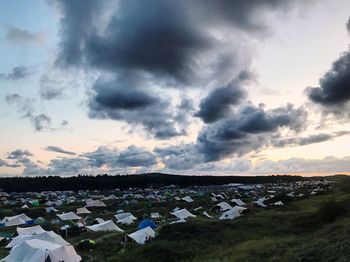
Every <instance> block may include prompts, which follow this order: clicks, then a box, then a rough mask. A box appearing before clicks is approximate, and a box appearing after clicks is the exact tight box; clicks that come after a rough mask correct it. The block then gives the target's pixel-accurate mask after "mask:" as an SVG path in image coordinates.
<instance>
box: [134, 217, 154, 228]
mask: <svg viewBox="0 0 350 262" xmlns="http://www.w3.org/2000/svg"><path fill="white" fill-rule="evenodd" d="M146 227H150V228H152V229H155V228H157V227H158V226H157V225H156V224H155V223H154V222H153V221H152V220H150V219H144V220H143V221H141V222H140V224H139V225H138V227H137V228H138V229H143V228H146Z"/></svg>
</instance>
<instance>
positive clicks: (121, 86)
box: [88, 80, 183, 139]
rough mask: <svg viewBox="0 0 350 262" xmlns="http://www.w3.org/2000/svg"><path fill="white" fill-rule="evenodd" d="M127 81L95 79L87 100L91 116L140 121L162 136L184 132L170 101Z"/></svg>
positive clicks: (138, 122) (141, 124)
mask: <svg viewBox="0 0 350 262" xmlns="http://www.w3.org/2000/svg"><path fill="white" fill-rule="evenodd" d="M127 85H128V83H126V82H120V81H118V80H113V81H108V82H105V81H103V80H98V81H96V82H95V85H94V87H93V89H94V90H93V91H94V92H93V93H92V94H91V95H90V98H89V101H88V108H89V116H90V117H91V118H97V119H114V120H119V121H125V122H127V123H129V124H130V125H140V126H142V127H143V128H144V130H146V131H147V132H148V133H149V134H151V135H152V136H154V137H156V138H159V139H167V138H170V137H173V136H179V135H183V132H182V131H181V130H179V128H178V127H177V123H176V116H175V114H174V112H172V110H171V108H170V104H169V102H168V101H166V100H165V99H162V98H160V97H159V96H156V95H155V94H154V93H153V91H151V90H150V89H140V88H138V87H133V86H127ZM180 110H181V108H180ZM180 124H181V123H180ZM180 129H181V127H180Z"/></svg>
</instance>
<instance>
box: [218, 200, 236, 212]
mask: <svg viewBox="0 0 350 262" xmlns="http://www.w3.org/2000/svg"><path fill="white" fill-rule="evenodd" d="M215 206H217V207H220V211H226V210H229V209H231V208H232V207H231V206H230V205H229V204H228V203H227V202H220V203H219V204H216V205H215Z"/></svg>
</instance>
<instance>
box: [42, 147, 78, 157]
mask: <svg viewBox="0 0 350 262" xmlns="http://www.w3.org/2000/svg"><path fill="white" fill-rule="evenodd" d="M45 150H47V151H50V152H56V153H61V154H66V155H76V153H74V152H72V151H68V150H64V149H63V148H61V147H58V146H47V147H46V148H45Z"/></svg>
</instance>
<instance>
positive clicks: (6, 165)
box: [0, 159, 21, 168]
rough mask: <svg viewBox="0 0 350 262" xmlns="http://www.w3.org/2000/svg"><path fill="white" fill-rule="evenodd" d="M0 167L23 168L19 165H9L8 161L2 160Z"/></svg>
mask: <svg viewBox="0 0 350 262" xmlns="http://www.w3.org/2000/svg"><path fill="white" fill-rule="evenodd" d="M0 167H11V168H17V167H21V165H19V164H9V163H8V162H7V161H5V160H2V159H0Z"/></svg>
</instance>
